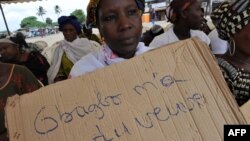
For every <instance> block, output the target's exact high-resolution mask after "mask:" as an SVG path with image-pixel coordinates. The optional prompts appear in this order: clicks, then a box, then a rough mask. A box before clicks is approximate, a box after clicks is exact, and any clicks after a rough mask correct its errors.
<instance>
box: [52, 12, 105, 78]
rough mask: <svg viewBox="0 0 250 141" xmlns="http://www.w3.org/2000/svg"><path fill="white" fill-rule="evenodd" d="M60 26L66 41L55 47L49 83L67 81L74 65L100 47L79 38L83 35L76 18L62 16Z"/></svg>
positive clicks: (56, 44) (59, 20) (58, 43)
mask: <svg viewBox="0 0 250 141" xmlns="http://www.w3.org/2000/svg"><path fill="white" fill-rule="evenodd" d="M58 24H59V30H60V31H62V32H63V36H64V40H62V41H59V42H57V43H55V44H54V45H53V46H54V49H55V50H54V53H53V54H52V56H51V58H52V59H51V66H50V68H49V70H48V73H47V75H48V78H49V83H55V82H58V81H62V80H65V79H67V78H68V75H69V72H70V70H71V68H72V67H73V65H74V64H75V63H76V62H77V61H78V60H79V59H80V58H81V57H83V56H85V55H86V54H88V53H90V52H92V51H94V50H96V49H97V47H96V45H98V43H95V44H93V42H94V41H92V42H91V41H90V40H88V39H87V38H79V37H78V36H79V34H81V24H80V22H79V21H78V20H77V18H76V17H75V16H61V17H59V18H58ZM99 46H100V45H99Z"/></svg>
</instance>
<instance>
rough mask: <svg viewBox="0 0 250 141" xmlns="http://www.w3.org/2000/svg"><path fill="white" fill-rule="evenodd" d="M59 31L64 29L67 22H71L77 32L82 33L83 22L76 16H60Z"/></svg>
mask: <svg viewBox="0 0 250 141" xmlns="http://www.w3.org/2000/svg"><path fill="white" fill-rule="evenodd" d="M58 24H59V31H63V26H64V25H65V24H71V25H73V26H74V27H75V29H76V32H77V34H80V33H81V23H80V22H79V21H78V20H77V17H75V16H73V15H72V16H61V17H59V18H58Z"/></svg>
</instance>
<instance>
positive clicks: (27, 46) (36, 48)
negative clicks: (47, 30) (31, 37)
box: [15, 32, 43, 53]
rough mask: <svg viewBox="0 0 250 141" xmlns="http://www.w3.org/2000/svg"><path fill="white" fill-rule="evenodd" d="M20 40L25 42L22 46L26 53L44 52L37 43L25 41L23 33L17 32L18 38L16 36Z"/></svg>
mask: <svg viewBox="0 0 250 141" xmlns="http://www.w3.org/2000/svg"><path fill="white" fill-rule="evenodd" d="M15 37H16V38H17V39H18V40H20V41H23V43H22V45H23V47H22V49H23V50H24V51H26V52H32V51H36V52H40V53H41V52H42V50H43V49H42V48H40V47H39V46H37V45H36V44H35V43H27V42H26V41H25V38H26V37H25V36H24V34H23V33H22V32H17V33H16V36H15Z"/></svg>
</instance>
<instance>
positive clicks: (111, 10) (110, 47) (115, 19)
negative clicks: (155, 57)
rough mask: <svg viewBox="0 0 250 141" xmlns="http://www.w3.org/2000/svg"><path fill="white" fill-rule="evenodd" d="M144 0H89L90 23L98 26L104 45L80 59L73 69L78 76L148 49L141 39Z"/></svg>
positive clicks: (73, 72)
mask: <svg viewBox="0 0 250 141" xmlns="http://www.w3.org/2000/svg"><path fill="white" fill-rule="evenodd" d="M143 11H144V0H90V2H89V5H88V8H87V13H88V15H89V16H88V20H87V21H88V25H91V26H92V27H98V29H99V31H100V34H101V36H102V37H104V40H105V45H104V46H103V48H101V49H100V50H98V51H97V52H93V53H90V54H88V55H86V56H84V57H83V58H82V59H81V60H80V61H78V62H77V63H76V64H75V65H74V67H73V68H72V70H71V72H70V76H71V77H76V76H79V75H81V74H85V73H87V72H91V71H94V70H96V69H98V68H103V67H105V66H108V65H111V64H114V63H118V62H122V61H125V60H127V59H130V58H132V57H134V56H136V55H139V54H142V53H144V52H146V51H148V50H149V48H147V47H146V46H145V45H144V43H141V42H139V41H140V36H141V32H142V20H141V16H142V13H143Z"/></svg>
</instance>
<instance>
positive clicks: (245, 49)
mask: <svg viewBox="0 0 250 141" xmlns="http://www.w3.org/2000/svg"><path fill="white" fill-rule="evenodd" d="M249 33H250V23H248V24H247V25H246V26H245V27H244V28H243V29H241V30H240V31H239V32H238V33H236V34H234V37H233V38H234V41H235V45H236V49H237V50H238V51H240V52H241V53H243V54H245V55H246V56H250V34H249Z"/></svg>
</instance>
